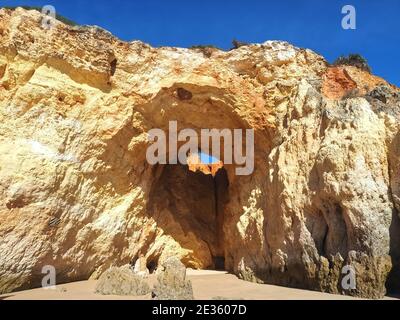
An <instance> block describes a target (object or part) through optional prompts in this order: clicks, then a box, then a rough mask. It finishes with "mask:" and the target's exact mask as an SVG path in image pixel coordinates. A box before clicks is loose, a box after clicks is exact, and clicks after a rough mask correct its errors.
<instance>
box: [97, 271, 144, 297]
mask: <svg viewBox="0 0 400 320" xmlns="http://www.w3.org/2000/svg"><path fill="white" fill-rule="evenodd" d="M95 292H96V293H98V294H102V295H119V296H143V295H146V294H148V293H150V287H149V285H148V283H147V282H146V281H145V280H144V278H143V277H142V276H140V275H137V274H135V273H134V272H133V270H132V269H131V267H130V266H129V265H126V266H123V267H120V268H117V267H112V268H110V269H108V270H106V271H105V272H104V273H103V274H102V275H101V276H100V278H99V280H98V282H97V284H96V289H95Z"/></svg>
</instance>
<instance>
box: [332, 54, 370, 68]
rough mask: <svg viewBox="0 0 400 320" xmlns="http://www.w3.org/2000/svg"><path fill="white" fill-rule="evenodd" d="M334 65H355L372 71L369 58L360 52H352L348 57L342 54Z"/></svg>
mask: <svg viewBox="0 0 400 320" xmlns="http://www.w3.org/2000/svg"><path fill="white" fill-rule="evenodd" d="M333 65H334V66H340V65H345V66H353V67H357V68H359V69H361V70H364V71H367V72H369V73H371V68H370V66H369V65H368V62H367V59H365V58H364V57H363V56H362V55H360V54H358V53H351V54H349V55H348V56H347V57H346V56H340V57H339V58H337V59H336V60H335V62H334V63H333Z"/></svg>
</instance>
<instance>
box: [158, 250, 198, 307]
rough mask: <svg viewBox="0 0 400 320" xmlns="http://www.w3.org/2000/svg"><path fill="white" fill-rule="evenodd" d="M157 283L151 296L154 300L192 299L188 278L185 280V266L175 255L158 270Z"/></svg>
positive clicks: (190, 284)
mask: <svg viewBox="0 0 400 320" xmlns="http://www.w3.org/2000/svg"><path fill="white" fill-rule="evenodd" d="M157 280H158V283H157V284H156V285H155V286H154V289H153V291H152V297H153V299H155V300H193V299H194V298H193V289H192V283H191V281H190V280H186V267H185V266H184V265H183V263H182V262H181V261H180V260H179V259H178V258H177V257H171V258H168V259H167V260H166V261H165V262H164V263H163V264H162V267H161V270H159V271H158V277H157Z"/></svg>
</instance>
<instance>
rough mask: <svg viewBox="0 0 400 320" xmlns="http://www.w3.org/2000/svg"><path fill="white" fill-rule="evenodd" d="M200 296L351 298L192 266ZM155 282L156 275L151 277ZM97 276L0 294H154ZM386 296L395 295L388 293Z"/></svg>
mask: <svg viewBox="0 0 400 320" xmlns="http://www.w3.org/2000/svg"><path fill="white" fill-rule="evenodd" d="M187 276H188V278H189V279H190V280H191V281H192V284H193V292H194V296H195V298H196V299H199V300H202V299H205V300H209V299H215V298H216V297H220V298H221V297H222V298H225V299H245V300H251V299H257V300H258V299H260V300H349V299H354V298H352V297H348V296H341V295H333V294H327V293H321V292H316V291H308V290H300V289H292V288H286V287H280V286H273V285H268V284H257V283H251V282H246V281H243V280H240V279H238V278H237V277H236V276H234V275H232V274H228V273H226V272H223V271H207V270H190V269H188V271H187ZM149 282H150V283H151V284H153V283H155V282H156V277H155V275H151V276H150V277H149ZM95 286H96V280H88V281H79V282H72V283H67V284H62V285H58V286H56V288H55V289H43V288H38V289H32V290H25V291H19V292H13V293H9V294H5V295H0V300H140V299H150V295H147V296H140V297H125V296H102V295H98V294H95V293H94V288H95ZM385 299H394V298H389V297H385Z"/></svg>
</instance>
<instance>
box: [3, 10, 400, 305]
mask: <svg viewBox="0 0 400 320" xmlns="http://www.w3.org/2000/svg"><path fill="white" fill-rule="evenodd" d="M41 18H42V17H41V15H40V13H38V12H36V11H25V10H23V9H17V10H15V11H10V10H4V9H2V10H0V199H1V202H0V203H1V204H0V292H1V293H4V292H9V291H13V290H21V289H26V288H32V287H37V286H40V283H41V279H42V277H43V274H42V273H41V271H42V268H43V266H45V265H53V266H54V267H55V268H56V270H57V282H58V283H61V282H66V281H75V280H83V279H88V278H98V277H99V276H100V275H101V274H102V273H103V272H104V271H106V270H107V269H108V268H109V267H110V266H112V265H124V264H127V263H131V262H132V261H136V260H137V258H138V257H139V256H140V255H141V254H143V255H144V256H145V259H146V261H147V267H148V269H150V270H155V269H156V268H157V267H159V266H160V265H162V264H163V263H164V262H165V261H166V260H167V259H168V257H171V256H177V257H178V258H179V259H180V260H181V261H182V262H183V263H184V264H185V266H186V267H192V268H207V267H212V268H213V267H214V268H215V267H217V265H218V266H219V267H223V268H224V269H226V270H228V271H231V272H233V273H235V274H238V275H239V276H241V277H242V278H243V279H246V280H250V281H257V282H267V283H273V284H279V285H287V286H294V287H301V288H307V289H313V290H321V291H326V292H333V293H337V292H340V293H345V294H352V295H357V296H363V297H374V298H376V297H381V296H382V295H384V294H385V287H388V288H391V289H392V290H394V289H396V287H397V288H398V284H399V281H398V280H396V279H398V275H399V271H398V270H399V256H400V253H399V222H398V219H399V216H398V212H399V210H400V200H399V199H400V179H399V170H400V138H399V137H400V133H399V112H398V110H399V99H398V97H399V95H398V92H399V90H398V88H396V87H394V86H391V85H389V84H387V83H386V82H385V81H384V80H383V79H380V78H378V77H375V76H372V75H369V74H366V73H365V72H363V71H360V70H358V69H354V68H352V67H346V66H344V67H340V70H339V69H334V70H333V71H332V69H330V67H329V66H328V63H327V62H326V61H325V60H324V58H323V57H321V56H319V55H317V54H315V53H314V52H312V51H310V50H307V49H300V48H296V47H294V46H292V45H290V44H288V43H285V42H277V41H267V42H265V43H263V44H252V45H248V46H242V47H240V48H238V49H235V50H231V51H228V52H223V51H219V50H216V49H215V50H210V51H208V53H207V54H204V52H203V51H202V50H200V49H193V50H190V49H183V48H169V47H163V48H152V47H150V46H149V45H147V44H144V43H142V42H139V41H133V42H129V43H128V42H123V41H120V40H118V39H117V38H115V37H113V36H112V35H111V34H110V33H108V32H107V31H104V30H102V29H100V28H97V27H69V26H66V25H64V24H62V23H59V22H55V26H54V28H52V29H50V30H44V29H42V27H41ZM335 70H336V71H335ZM382 85H383V86H385V87H386V88H387V90H386V89H377V87H378V86H379V87H380V86H382ZM349 90H352V92H351V93H350V94H349V92H348V91H349ZM354 90H357V91H354ZM172 120H173V121H177V123H178V129H182V128H192V129H194V130H195V131H196V132H199V130H200V129H201V128H209V129H212V128H216V129H222V128H227V129H236V128H241V129H250V128H252V129H254V130H255V155H254V156H255V169H254V172H253V174H252V175H250V176H237V175H235V170H234V166H233V165H228V164H226V165H224V168H223V169H224V171H225V175H226V176H225V177H221V178H218V179H217V176H218V175H216V178H213V177H212V175H208V176H205V177H208V178H204V179H203V178H198V180H196V181H198V183H197V184H196V185H194V184H193V180H190V179H189V180H188V177H189V176H190V173H191V172H190V171H189V170H186V169H187V168H186V169H185V168H182V167H180V166H175V167H174V166H173V167H171V165H158V166H153V165H150V164H149V163H148V162H147V161H146V149H147V147H148V146H149V144H150V142H149V141H148V139H147V137H148V134H147V133H148V132H149V130H150V129H152V128H160V129H163V130H165V131H166V132H168V124H169V121H172ZM221 161H222V162H223V155H222V158H221ZM185 170H186V171H185ZM220 171H221V170H219V171H218V172H220ZM197 174H201V172H197ZM196 179H197V178H196ZM209 179H211V180H210V181H211V182H210V181H209ZM165 181H168V183H169V184H167V183H165ZM181 182H184V186H186V187H179V185H181V184H180V183H181ZM202 183H204V184H203V185H200V186H198V184H202ZM212 184H213V187H210V188H208V187H207V186H208V185H210V186H211V185H212ZM160 185H161V186H162V188H164V191H163V192H165V193H169V194H170V195H171V196H170V197H159V196H158V195H157V193H155V192H154V190H159V191H160V192H161V190H160ZM190 186H192V187H190ZM177 190H179V192H177ZM193 190H196V191H195V192H193ZM207 190H208V191H210V190H211V191H212V192H213V194H212V195H211V194H208V193H207V192H206V191H207ZM196 192H197V194H196ZM198 199H201V201H200V200H198ZM207 199H208V200H207ZM202 210H203V211H202ZM202 212H205V214H202ZM192 214H193V215H195V216H196V218H195V219H191V218H190V217H191V215H192ZM203 230H205V232H203ZM348 264H350V265H351V266H353V268H355V269H356V275H357V278H356V282H357V287H356V289H355V290H351V291H345V290H343V288H342V287H341V280H342V277H343V275H342V273H341V270H342V267H343V266H345V265H348Z"/></svg>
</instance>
